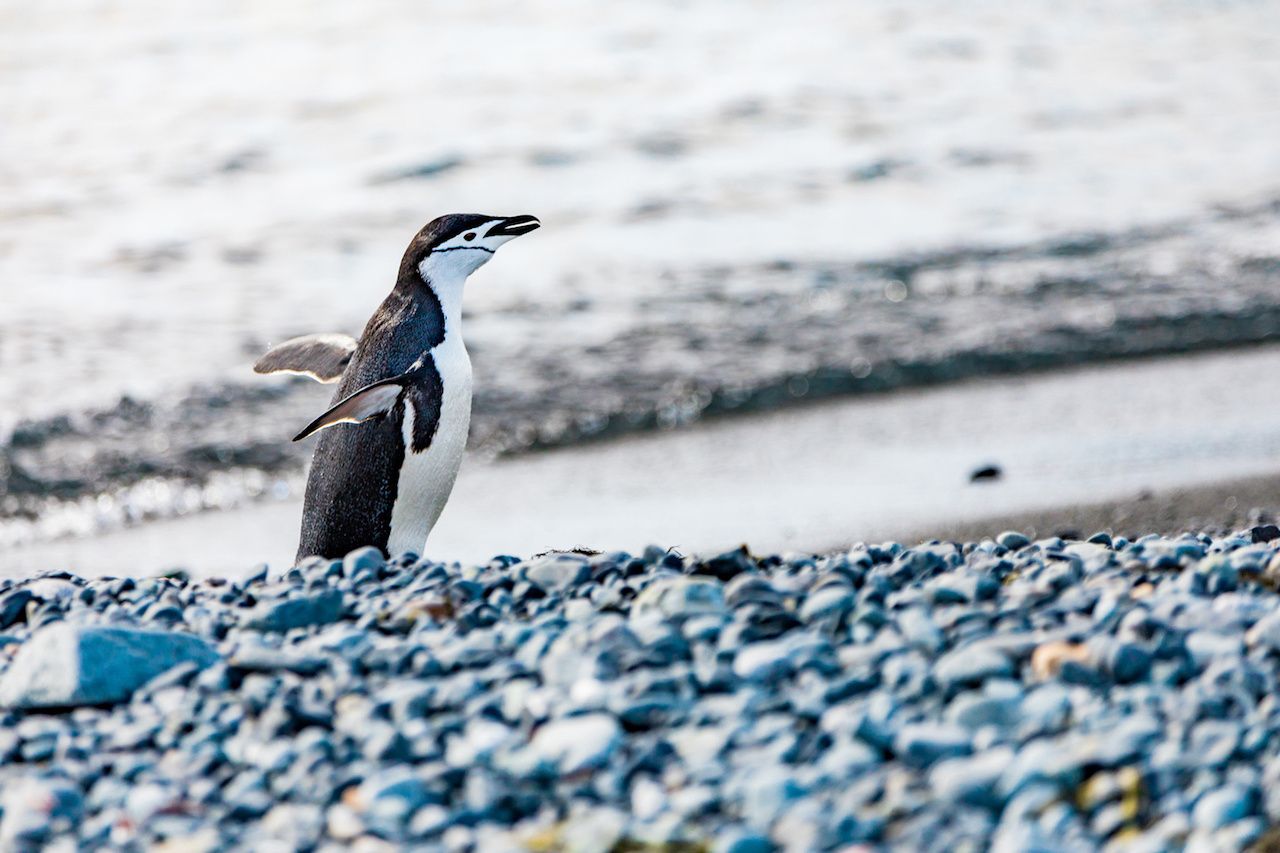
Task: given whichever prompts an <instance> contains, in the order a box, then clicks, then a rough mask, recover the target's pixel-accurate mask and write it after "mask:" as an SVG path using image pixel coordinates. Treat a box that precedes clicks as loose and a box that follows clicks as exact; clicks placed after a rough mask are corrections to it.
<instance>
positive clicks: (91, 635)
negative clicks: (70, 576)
mask: <svg viewBox="0 0 1280 853" xmlns="http://www.w3.org/2000/svg"><path fill="white" fill-rule="evenodd" d="M218 659H219V658H218V652H217V650H215V649H214V648H213V646H211V645H210V644H209V643H207V642H205V641H204V640H202V639H200V638H199V637H194V636H191V635H190V634H179V633H171V632H161V631H141V630H135V629H131V628H103V627H95V626H76V625H69V624H66V623H58V624H56V625H50V626H48V627H46V628H42V629H40V630H39V631H37V632H36V633H35V634H33V635H32V636H31V638H30V639H29V640H27V642H25V643H24V644H23V645H22V648H20V649H19V650H18V653H17V655H16V656H15V657H14V660H13V663H12V664H11V665H10V666H9V668H8V669H7V670H6V671H5V673H4V675H3V677H0V705H3V706H5V707H9V708H64V707H70V706H76V705H105V704H110V703H113V702H122V701H124V700H126V699H128V698H129V697H130V696H131V695H132V694H133V692H134V691H135V690H137V689H138V688H139V687H141V686H142V685H143V684H145V683H147V682H148V681H150V680H151V679H153V678H155V677H156V676H157V675H160V674H161V673H162V672H165V671H166V670H168V669H170V668H172V667H174V666H177V665H178V664H182V663H188V662H191V663H195V664H197V665H198V666H201V667H204V666H210V665H211V664H213V663H214V662H215V661H217V660H218Z"/></svg>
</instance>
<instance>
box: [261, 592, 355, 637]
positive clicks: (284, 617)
mask: <svg viewBox="0 0 1280 853" xmlns="http://www.w3.org/2000/svg"><path fill="white" fill-rule="evenodd" d="M342 611H343V600H342V593H341V592H339V591H338V590H336V589H335V590H329V591H327V592H322V593H319V594H318V595H308V596H299V597H296V598H285V599H281V600H278V601H264V602H262V603H260V604H258V605H257V606H256V607H255V608H254V609H253V611H252V612H251V613H250V614H249V619H248V621H247V622H246V623H245V627H247V628H251V629H253V630H256V631H271V632H283V631H292V630H293V629H295V628H309V627H312V626H314V625H328V624H331V623H333V622H337V621H338V620H339V619H341V618H342Z"/></svg>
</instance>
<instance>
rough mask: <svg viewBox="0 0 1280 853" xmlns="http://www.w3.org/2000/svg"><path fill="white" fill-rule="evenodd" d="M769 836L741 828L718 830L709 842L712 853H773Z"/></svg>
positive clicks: (773, 849)
mask: <svg viewBox="0 0 1280 853" xmlns="http://www.w3.org/2000/svg"><path fill="white" fill-rule="evenodd" d="M776 849H777V848H775V847H774V845H773V842H772V841H771V840H769V836H767V835H765V834H763V833H760V832H755V831H753V830H750V829H747V828H746V827H742V826H731V827H728V828H726V829H722V830H720V832H718V833H717V834H716V837H715V839H714V840H713V841H712V842H711V851H712V853H774V851H775V850H776Z"/></svg>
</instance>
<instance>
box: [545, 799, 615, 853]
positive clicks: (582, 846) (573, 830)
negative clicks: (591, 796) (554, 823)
mask: <svg viewBox="0 0 1280 853" xmlns="http://www.w3.org/2000/svg"><path fill="white" fill-rule="evenodd" d="M628 820H629V817H628V815H627V814H626V812H624V811H622V810H621V809H618V808H613V807H611V806H607V805H601V806H588V807H575V808H574V809H572V810H571V811H570V813H569V816H568V817H566V818H565V819H564V822H563V823H562V824H561V825H560V832H559V842H560V845H559V847H558V848H557V849H560V850H564V851H565V853H595V851H598V850H615V849H617V848H618V846H619V844H620V842H622V841H623V839H624V838H625V837H626V829H627V824H628Z"/></svg>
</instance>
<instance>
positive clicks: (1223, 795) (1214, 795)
mask: <svg viewBox="0 0 1280 853" xmlns="http://www.w3.org/2000/svg"><path fill="white" fill-rule="evenodd" d="M1257 800H1258V792H1257V791H1256V790H1254V789H1252V788H1247V787H1245V786H1243V785H1224V786H1223V787H1221V788H1215V789H1214V790H1211V791H1208V792H1207V793H1205V794H1203V795H1201V796H1200V798H1199V799H1198V800H1196V804H1195V807H1194V808H1193V809H1192V811H1191V823H1192V825H1194V826H1196V827H1198V828H1200V829H1211V830H1212V829H1219V828H1221V827H1224V826H1226V825H1227V824H1230V823H1235V822H1236V821H1238V820H1243V819H1244V818H1246V817H1249V816H1250V815H1252V814H1253V813H1254V809H1255V808H1256V807H1257Z"/></svg>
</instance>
